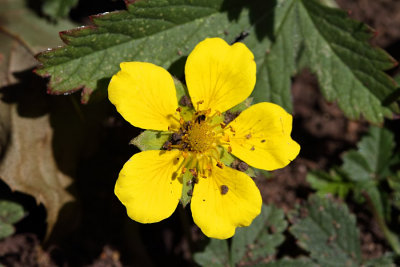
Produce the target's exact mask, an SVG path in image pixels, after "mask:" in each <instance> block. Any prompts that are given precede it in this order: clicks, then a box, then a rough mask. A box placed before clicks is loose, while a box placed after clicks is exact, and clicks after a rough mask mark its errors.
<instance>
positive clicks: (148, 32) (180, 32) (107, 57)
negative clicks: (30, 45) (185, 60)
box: [37, 0, 264, 101]
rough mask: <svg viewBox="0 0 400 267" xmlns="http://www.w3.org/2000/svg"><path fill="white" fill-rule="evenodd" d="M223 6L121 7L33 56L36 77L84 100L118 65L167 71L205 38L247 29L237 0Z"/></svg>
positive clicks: (159, 0)
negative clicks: (132, 64)
mask: <svg viewBox="0 0 400 267" xmlns="http://www.w3.org/2000/svg"><path fill="white" fill-rule="evenodd" d="M127 2H128V1H127ZM225 2H226V1H223V0H153V1H135V2H134V3H133V4H128V5H127V11H119V12H112V13H108V14H103V15H99V16H95V17H93V23H94V27H92V26H91V27H83V28H78V29H75V30H70V31H65V32H62V33H61V38H62V39H63V41H64V42H65V43H66V44H67V45H66V46H65V47H61V48H57V49H54V50H52V51H46V52H43V53H41V54H39V55H38V57H37V58H38V60H39V61H40V62H41V63H42V66H41V67H40V68H38V69H37V73H38V74H40V75H42V76H51V78H50V84H49V87H50V91H51V92H52V93H66V92H71V91H73V90H76V89H78V88H82V87H84V88H85V90H84V91H83V100H84V101H87V99H88V97H89V94H90V93H91V92H92V91H93V90H96V89H97V83H98V81H99V80H102V79H105V78H109V77H111V76H112V75H113V74H114V73H116V72H117V71H118V70H119V63H120V62H124V61H133V60H134V61H149V62H152V63H154V64H157V65H160V66H162V67H165V68H168V67H169V66H170V65H171V64H172V63H175V62H177V61H178V60H179V59H181V58H182V56H185V55H188V54H189V52H190V51H191V50H192V49H193V47H194V46H195V45H196V44H197V43H198V42H199V41H201V40H203V39H204V38H206V37H210V36H214V37H215V36H219V37H225V38H226V39H227V40H233V39H234V37H235V36H237V35H238V34H239V33H240V32H241V31H243V30H244V29H246V28H248V27H249V25H250V24H251V23H250V18H249V15H248V14H249V10H248V9H247V8H246V9H243V4H242V3H240V4H238V3H237V2H239V1H229V3H228V4H226V3H225ZM257 3H261V1H257ZM252 4H253V3H252ZM263 8H264V7H261V9H263ZM259 10H260V8H259ZM230 13H232V14H239V16H238V19H237V20H231V19H230V17H229V14H230ZM251 20H254V21H256V20H257V17H255V16H252V18H251Z"/></svg>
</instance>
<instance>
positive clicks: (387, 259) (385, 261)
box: [363, 253, 396, 267]
mask: <svg viewBox="0 0 400 267" xmlns="http://www.w3.org/2000/svg"><path fill="white" fill-rule="evenodd" d="M393 260H394V255H393V254H392V253H386V254H384V255H383V256H382V257H380V258H376V259H371V260H368V261H366V262H365V263H364V264H363V266H365V267H395V266H396V265H395V264H394V262H393Z"/></svg>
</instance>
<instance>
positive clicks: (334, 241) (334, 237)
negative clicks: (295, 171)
mask: <svg viewBox="0 0 400 267" xmlns="http://www.w3.org/2000/svg"><path fill="white" fill-rule="evenodd" d="M305 209H306V211H305V212H306V213H307V214H308V216H306V217H304V218H297V219H295V220H294V221H296V220H298V221H297V222H296V223H295V224H294V225H293V226H292V227H291V229H290V232H291V233H292V234H293V235H294V236H295V237H296V238H297V239H298V243H299V245H300V246H301V247H302V248H304V249H306V250H308V251H310V256H311V258H312V259H313V260H315V261H316V262H317V263H318V264H320V265H321V266H324V267H329V266H335V267H336V266H360V263H361V249H360V241H359V232H358V230H357V228H356V220H355V217H354V216H353V215H352V214H350V213H349V211H348V209H347V207H346V206H345V205H344V204H339V203H335V202H333V201H332V199H330V198H321V197H319V196H316V195H314V196H311V197H310V198H309V201H308V204H307V205H306V207H305Z"/></svg>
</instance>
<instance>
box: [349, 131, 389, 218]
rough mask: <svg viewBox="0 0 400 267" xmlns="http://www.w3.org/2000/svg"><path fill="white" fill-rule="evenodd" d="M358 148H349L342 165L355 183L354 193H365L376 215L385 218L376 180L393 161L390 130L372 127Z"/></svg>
mask: <svg viewBox="0 0 400 267" xmlns="http://www.w3.org/2000/svg"><path fill="white" fill-rule="evenodd" d="M357 147H358V149H357V151H355V150H351V151H349V152H347V153H346V154H345V155H344V156H343V165H342V167H341V168H342V170H343V172H345V173H346V174H347V176H348V178H349V179H350V180H352V181H354V182H355V183H356V184H357V185H356V189H357V192H355V193H356V196H357V195H362V194H367V196H368V198H369V200H370V201H371V202H372V204H373V205H374V207H375V209H376V211H377V212H378V213H379V216H381V217H382V218H385V217H387V216H385V207H384V196H383V195H382V194H381V192H380V190H379V189H378V183H379V181H380V180H381V179H383V178H386V176H388V175H390V174H391V170H390V167H391V165H393V164H396V157H393V150H394V147H395V143H394V136H393V133H392V132H390V131H389V130H387V129H385V128H379V127H373V126H371V127H370V129H369V131H368V135H366V136H364V137H363V138H362V139H361V141H360V142H359V143H358V144H357Z"/></svg>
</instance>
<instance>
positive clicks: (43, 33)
mask: <svg viewBox="0 0 400 267" xmlns="http://www.w3.org/2000/svg"><path fill="white" fill-rule="evenodd" d="M26 3H27V1H24V0H0V6H1V9H0V18H1V20H0V27H1V28H2V29H3V30H4V31H5V32H7V33H8V34H9V35H11V36H13V37H14V38H15V39H16V40H18V41H19V42H20V43H23V45H24V46H25V47H26V48H27V49H28V50H29V51H30V52H31V53H32V54H34V53H38V52H40V51H42V50H43V49H47V48H48V47H56V46H59V45H61V40H60V39H59V38H58V36H57V34H56V33H58V32H59V31H61V30H64V29H68V28H71V27H75V26H76V25H75V24H73V23H71V22H69V21H67V20H60V21H58V23H57V24H54V23H50V22H48V21H46V20H45V19H43V18H40V17H38V16H37V15H36V14H35V13H34V12H33V11H32V10H30V9H28V8H27V6H26ZM2 40H3V39H2ZM21 41H22V42H21Z"/></svg>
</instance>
